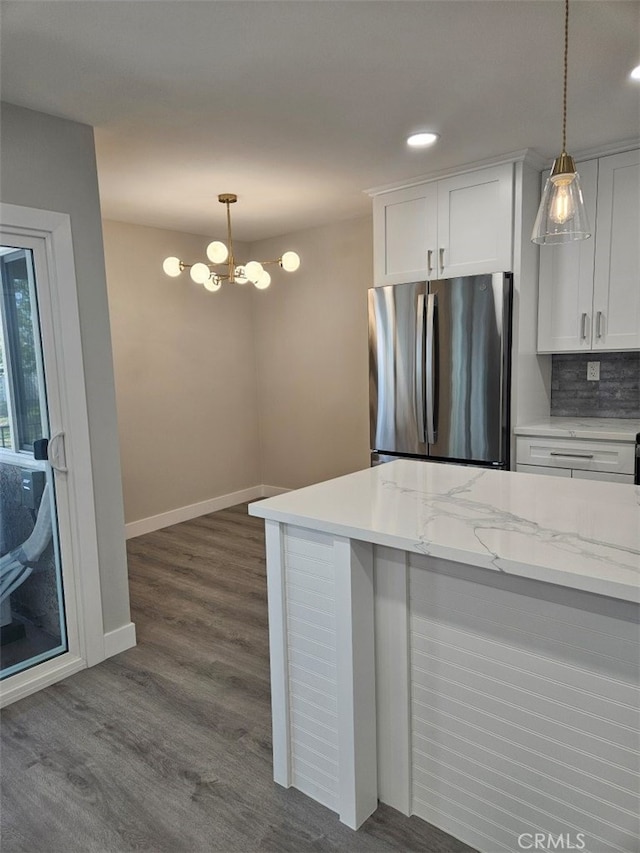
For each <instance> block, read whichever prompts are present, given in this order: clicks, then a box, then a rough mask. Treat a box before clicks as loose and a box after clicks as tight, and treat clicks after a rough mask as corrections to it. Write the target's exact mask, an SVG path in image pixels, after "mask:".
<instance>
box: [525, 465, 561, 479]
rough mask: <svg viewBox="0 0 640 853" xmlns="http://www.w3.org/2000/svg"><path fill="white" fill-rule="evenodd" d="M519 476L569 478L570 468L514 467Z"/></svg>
mask: <svg viewBox="0 0 640 853" xmlns="http://www.w3.org/2000/svg"><path fill="white" fill-rule="evenodd" d="M516 471H520V473H521V474H543V475H546V476H551V477H571V469H570V468H546V467H545V466H544V465H516Z"/></svg>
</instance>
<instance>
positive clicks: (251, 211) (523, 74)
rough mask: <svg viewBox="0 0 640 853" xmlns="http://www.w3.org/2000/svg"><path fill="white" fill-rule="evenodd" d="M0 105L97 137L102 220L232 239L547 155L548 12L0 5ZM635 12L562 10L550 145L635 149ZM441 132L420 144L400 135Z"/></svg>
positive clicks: (376, 0) (555, 0)
mask: <svg viewBox="0 0 640 853" xmlns="http://www.w3.org/2000/svg"><path fill="white" fill-rule="evenodd" d="M1 13H2V31H1V50H2V66H1V70H2V78H1V80H2V97H3V100H6V101H9V102H11V103H15V104H19V105H22V106H26V107H30V108H32V109H37V110H41V111H43V112H47V113H52V114H54V115H58V116H63V117H66V118H70V119H74V120H76V121H81V122H86V123H87V124H90V125H93V126H94V127H95V129H96V130H95V133H96V144H97V157H98V170H99V178H100V193H101V199H102V206H103V214H104V215H105V217H107V218H112V219H119V220H123V221H127V222H136V223H141V224H146V225H153V226H158V227H164V228H174V229H177V230H183V231H190V232H193V233H197V234H212V233H216V232H217V233H220V231H222V230H223V222H224V210H223V208H222V207H220V206H219V205H218V203H217V201H216V196H217V194H218V193H220V192H235V193H237V194H238V196H239V202H238V204H237V205H236V207H235V208H234V211H233V213H234V228H235V232H236V236H237V237H238V239H242V240H254V239H261V238H263V237H269V236H275V235H278V234H283V233H287V232H290V231H295V230H298V229H300V228H304V227H307V226H313V225H318V224H321V223H325V222H328V221H331V220H335V219H341V218H348V217H351V216H357V215H359V214H364V213H366V212H367V211H368V210H370V201H369V199H368V198H367V197H366V196H364V195H363V193H362V190H363V189H365V188H367V187H371V186H376V185H380V184H385V183H389V182H392V181H396V180H399V179H402V178H408V177H413V176H417V175H422V174H426V173H429V172H431V171H436V170H441V169H444V168H448V167H452V166H456V165H459V164H463V163H466V162H471V161H475V160H480V159H484V158H488V157H492V156H496V155H499V154H503V153H505V152H509V151H514V150H518V149H521V148H533V149H535V150H536V151H537V152H538V153H540V154H541V155H543V156H544V157H545V158H550V157H552V156H554V155H555V154H557V153H558V149H559V147H560V121H561V105H562V48H563V20H564V18H563V14H564V10H563V3H562V2H561V0H536V1H535V2H531V1H530V0H440V2H421V0H416V2H404V0H389V1H388V2H387V0H373V2H370V1H369V0H342V2H333V0H312V2H309V0H300V1H299V0H285V1H284V2H279V0H254V1H253V2H251V0H227V2H220V0H204V1H202V0H201V2H194V1H193V0H167V2H165V0H75V2H66V0H55V2H54V0H45V2H39V0H31V2H25V0H2V6H1ZM639 63H640V3H639V2H635V0H633V2H632V0H623V2H617V0H605V1H604V2H599V1H598V2H596V0H573V2H572V4H571V31H570V77H569V121H568V146H567V147H568V149H569V151H570V152H572V151H577V150H585V149H588V148H592V147H595V146H600V145H605V144H607V143H609V142H614V141H616V140H619V139H627V138H630V137H634V136H638V135H639V134H640V85H638V84H634V83H631V82H630V81H629V80H628V74H629V72H630V70H631V68H632V67H634V66H635V65H638V64H639ZM423 128H427V129H430V130H435V131H437V132H438V133H440V134H441V140H440V142H439V143H438V144H437V145H436V146H435V147H434V148H431V149H426V150H422V151H411V150H408V149H407V148H406V146H405V144H404V139H405V136H406V135H407V134H408V133H409V132H411V131H414V130H419V129H423Z"/></svg>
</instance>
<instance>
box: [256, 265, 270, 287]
mask: <svg viewBox="0 0 640 853" xmlns="http://www.w3.org/2000/svg"><path fill="white" fill-rule="evenodd" d="M253 283H254V285H255V286H256V287H257V288H258V290H266V289H267V288H268V287H269V285H270V284H271V276H270V275H269V273H268V272H267V271H266V270H262V273H261V275H260V278H259V279H258V281H254V282H253Z"/></svg>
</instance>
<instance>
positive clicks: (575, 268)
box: [538, 160, 598, 352]
mask: <svg viewBox="0 0 640 853" xmlns="http://www.w3.org/2000/svg"><path fill="white" fill-rule="evenodd" d="M578 173H579V174H580V181H581V184H582V195H583V198H584V202H585V206H586V209H587V215H588V217H589V224H590V225H591V229H592V231H593V230H594V229H595V227H596V193H597V186H598V161H597V160H587V161H585V162H583V163H578ZM548 175H549V172H548V171H547V172H544V173H543V175H542V185H543V186H544V183H545V181H546V180H547V177H548ZM594 254H595V239H594V237H590V238H589V239H587V240H578V241H576V242H575V243H565V244H560V245H557V246H541V247H540V289H539V295H538V352H564V351H569V352H576V351H578V350H590V349H591V337H592V328H593V314H592V304H593V266H594Z"/></svg>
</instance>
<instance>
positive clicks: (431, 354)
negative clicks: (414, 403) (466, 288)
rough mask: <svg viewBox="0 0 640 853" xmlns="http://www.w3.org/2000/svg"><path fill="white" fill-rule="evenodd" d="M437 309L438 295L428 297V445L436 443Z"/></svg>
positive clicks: (431, 294) (433, 294) (432, 294)
mask: <svg viewBox="0 0 640 853" xmlns="http://www.w3.org/2000/svg"><path fill="white" fill-rule="evenodd" d="M435 309H436V294H435V293H430V294H429V296H428V297H427V330H426V343H427V357H426V367H427V370H426V374H427V375H426V395H425V396H426V402H427V444H435V443H436V425H435V401H434V393H435V349H434V347H435Z"/></svg>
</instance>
